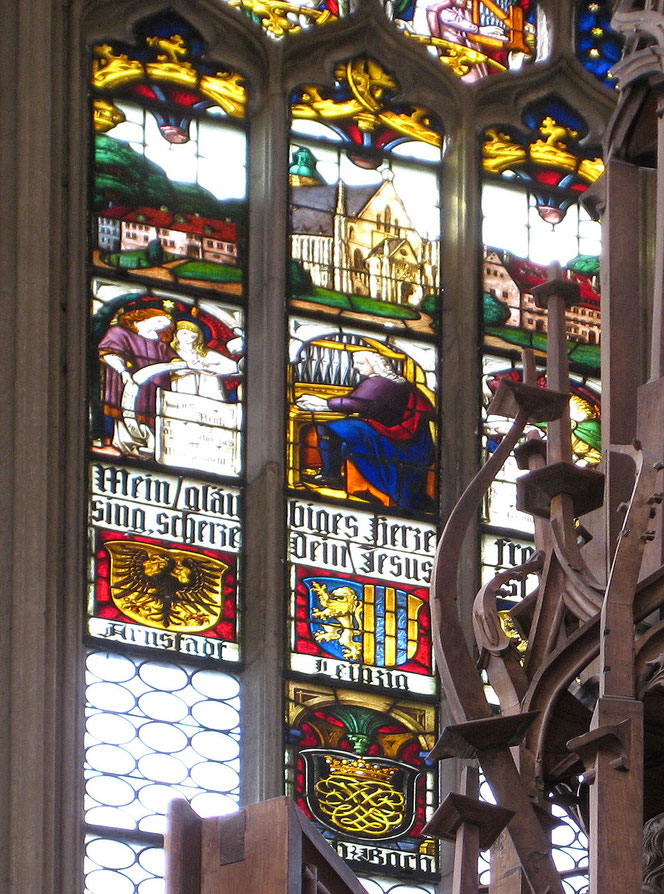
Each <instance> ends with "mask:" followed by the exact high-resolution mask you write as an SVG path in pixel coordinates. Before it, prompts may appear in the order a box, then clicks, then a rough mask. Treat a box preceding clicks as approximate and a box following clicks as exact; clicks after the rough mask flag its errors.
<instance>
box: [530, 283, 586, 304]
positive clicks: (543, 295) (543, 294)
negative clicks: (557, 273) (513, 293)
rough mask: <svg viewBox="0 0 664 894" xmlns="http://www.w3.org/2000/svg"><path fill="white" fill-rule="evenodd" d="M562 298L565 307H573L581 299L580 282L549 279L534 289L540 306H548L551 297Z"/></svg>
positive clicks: (534, 295)
mask: <svg viewBox="0 0 664 894" xmlns="http://www.w3.org/2000/svg"><path fill="white" fill-rule="evenodd" d="M554 297H556V298H562V299H563V301H564V302H565V307H572V305H574V304H578V303H579V301H580V300H581V289H580V287H579V284H578V283H576V282H573V281H572V280H571V279H559V278H556V279H549V280H547V281H546V282H543V283H542V284H541V285H539V286H535V288H534V289H533V298H534V299H535V304H536V305H537V306H538V307H548V306H549V300H550V299H551V298H554Z"/></svg>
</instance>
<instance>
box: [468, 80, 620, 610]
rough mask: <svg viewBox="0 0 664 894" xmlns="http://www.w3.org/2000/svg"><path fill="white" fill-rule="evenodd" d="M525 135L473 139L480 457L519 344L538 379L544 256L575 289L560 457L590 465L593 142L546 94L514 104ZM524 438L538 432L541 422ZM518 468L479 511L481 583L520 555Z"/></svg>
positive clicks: (494, 430) (512, 464) (594, 352)
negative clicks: (477, 167) (587, 196)
mask: <svg viewBox="0 0 664 894" xmlns="http://www.w3.org/2000/svg"><path fill="white" fill-rule="evenodd" d="M523 121H524V124H525V125H527V126H528V127H529V128H530V129H529V131H525V130H524V131H517V130H516V129H514V128H512V129H510V128H507V127H505V128H504V127H490V128H487V129H486V130H485V132H484V135H483V142H482V146H483V169H484V173H485V181H484V186H483V197H482V211H483V243H484V244H483V257H482V288H483V295H482V299H483V301H482V306H483V316H484V338H483V340H484V353H483V360H482V363H483V370H482V390H483V406H484V415H483V433H484V435H483V436H484V450H485V454H489V453H492V452H493V451H494V450H495V449H496V447H497V446H498V444H499V443H500V441H501V440H502V437H503V435H504V434H505V432H506V431H507V430H508V428H509V426H510V422H511V420H509V419H504V418H502V417H499V416H493V415H489V414H488V412H487V408H488V406H489V404H490V402H491V398H492V396H493V395H494V394H495V392H496V391H497V388H498V385H499V384H500V381H501V379H503V378H509V379H511V380H515V381H522V380H523V375H524V373H523V365H522V362H521V357H520V350H521V349H523V348H531V349H532V350H533V352H534V359H535V381H534V384H537V385H539V386H540V387H545V385H546V348H547V318H546V313H545V311H544V310H542V309H541V308H539V307H537V304H536V302H535V300H534V297H533V289H534V288H535V287H536V286H538V285H540V284H541V283H543V282H544V281H545V280H546V279H547V275H548V273H547V268H548V265H549V264H550V263H551V262H552V261H557V262H559V263H560V264H561V265H562V275H563V276H564V277H565V278H567V279H568V280H570V281H571V282H573V283H574V284H575V285H576V286H577V287H578V289H579V298H580V300H579V304H577V305H574V306H572V307H570V308H569V309H568V310H567V314H566V329H567V339H568V342H567V345H568V356H569V361H570V367H571V369H572V375H571V383H570V390H571V397H570V416H571V424H572V455H573V459H574V461H575V462H576V463H578V464H580V465H584V466H590V467H593V466H596V465H597V463H598V462H599V461H600V459H601V428H600V422H601V401H600V382H599V361H600V347H599V343H600V335H601V314H600V282H599V253H600V232H599V224H598V223H597V222H596V221H595V220H592V219H591V218H590V215H589V214H588V213H587V212H586V211H585V209H584V208H583V207H582V206H581V204H580V203H579V199H580V197H581V196H582V195H583V193H584V192H585V190H586V189H587V188H588V186H589V185H590V184H591V183H593V182H594V181H595V179H596V178H597V177H598V176H599V174H600V173H601V171H602V170H603V163H602V159H601V152H600V150H599V148H598V147H593V146H592V144H591V145H586V143H587V141H586V142H584V143H583V145H581V144H580V140H582V139H584V138H585V137H586V136H587V132H588V128H587V125H586V124H585V121H584V120H583V118H582V117H581V116H580V115H579V114H578V113H577V112H575V111H574V110H573V109H572V108H571V107H570V106H569V105H568V104H567V103H566V102H565V101H564V100H562V99H561V98H560V97H557V96H550V97H547V98H545V99H543V100H539V101H538V102H537V103H534V104H533V105H531V106H529V107H527V108H526V110H525V112H524V115H523ZM526 435H527V436H533V435H534V436H536V437H539V438H545V437H546V425H542V426H539V427H537V426H531V427H529V428H528V429H527V430H526ZM527 470H528V469H527V467H525V466H524V467H523V468H519V466H518V461H517V459H516V458H515V456H511V457H510V458H509V459H508V460H507V462H506V463H505V465H504V467H503V469H502V470H501V472H500V473H499V475H498V476H497V478H496V480H495V481H494V482H493V484H492V485H491V488H490V489H489V492H488V494H487V497H486V500H485V504H484V511H483V526H484V527H483V534H482V574H483V576H484V578H485V579H486V580H489V579H490V578H491V577H492V576H493V574H495V573H496V571H499V570H502V569H503V568H504V567H510V566H515V565H519V564H521V563H522V562H523V561H525V560H526V559H527V557H528V556H529V555H530V554H531V553H532V549H533V547H532V541H531V538H532V536H533V532H534V524H533V519H532V517H531V516H529V515H526V514H525V513H522V512H520V511H519V510H518V508H517V506H516V487H515V484H516V480H517V478H518V477H519V476H520V475H522V474H525V472H526V471H527ZM534 584H536V578H535V577H533V576H531V578H529V579H528V580H526V581H524V582H522V583H521V584H520V585H518V586H517V585H516V584H515V585H514V586H513V593H512V595H511V596H510V597H509V598H507V600H506V603H505V605H504V606H503V608H505V609H507V608H508V607H509V606H508V603H509V602H515V601H518V600H519V599H521V598H523V597H524V596H525V595H526V594H527V593H528V592H530V591H531V590H532V589H533V588H534Z"/></svg>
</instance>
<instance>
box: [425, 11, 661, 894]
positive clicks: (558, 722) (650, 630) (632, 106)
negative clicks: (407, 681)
mask: <svg viewBox="0 0 664 894" xmlns="http://www.w3.org/2000/svg"><path fill="white" fill-rule="evenodd" d="M614 26H615V27H617V28H619V29H620V30H622V31H623V32H624V33H625V35H626V51H625V56H624V59H623V61H622V62H621V63H619V64H618V65H617V66H616V67H615V69H614V71H615V74H616V76H617V77H618V79H619V86H620V91H621V92H620V98H619V103H618V106H617V111H616V114H615V116H614V118H613V121H612V123H611V125H610V128H609V131H608V134H607V138H606V145H605V157H606V160H607V169H606V173H605V175H604V177H603V178H602V180H601V181H600V182H599V184H598V185H597V188H596V189H595V193H594V196H593V201H594V206H595V209H596V210H597V212H598V213H599V214H601V216H602V225H603V234H604V246H605V255H604V257H603V270H602V339H603V342H602V383H603V401H602V404H603V416H602V419H603V421H602V438H603V444H602V446H603V461H602V465H601V471H593V470H590V469H586V468H579V467H578V466H575V465H574V464H573V463H572V454H571V448H570V418H569V412H568V410H567V397H566V395H567V393H568V391H569V377H568V361H567V349H566V344H565V306H566V305H569V304H573V303H574V302H575V294H574V286H573V284H572V283H571V282H569V281H568V280H566V279H564V278H563V277H562V274H561V271H560V269H559V268H558V269H552V270H550V276H549V282H547V283H546V284H545V285H544V286H542V287H541V288H540V289H539V290H538V294H537V296H536V300H537V302H538V303H539V304H540V306H546V307H547V310H548V317H549V327H548V331H549V341H548V354H547V371H548V372H547V389H546V390H542V389H537V388H534V387H533V386H534V382H535V377H534V367H533V360H532V357H529V356H527V355H526V356H524V369H525V375H524V384H515V383H503V384H502V385H501V390H500V391H499V392H498V394H497V395H496V398H495V401H494V405H493V408H492V411H493V412H496V413H498V414H501V415H505V416H511V417H512V418H513V420H514V421H513V424H512V427H511V429H510V431H509V433H508V434H507V435H506V436H505V438H504V439H503V441H502V443H501V444H500V446H499V447H498V449H497V450H496V452H495V453H494V454H493V455H492V457H491V458H490V459H489V460H488V462H487V463H486V465H485V466H484V467H483V468H482V469H481V470H480V471H479V472H478V474H477V475H476V477H475V478H474V480H473V481H472V482H471V484H470V485H469V487H468V488H467V490H466V491H465V493H464V494H463V496H462V497H461V499H460V500H459V502H458V504H457V506H456V508H455V509H454V511H453V512H452V514H451V516H450V518H449V521H448V523H447V526H446V528H445V531H444V533H443V536H442V539H441V542H440V545H439V550H438V555H437V562H436V569H435V577H434V581H433V584H432V610H433V614H434V635H435V637H436V642H435V646H436V655H437V660H438V666H439V668H440V670H441V675H442V679H443V687H444V689H445V692H446V694H447V697H448V703H449V707H450V711H451V714H452V717H453V723H452V725H450V726H449V727H448V728H447V729H446V730H445V731H444V732H443V735H442V737H441V738H440V740H439V742H438V744H437V745H436V747H435V749H434V751H433V753H432V754H433V756H434V757H436V758H439V759H441V760H442V759H446V758H452V757H457V758H466V759H468V758H475V759H477V761H478V762H479V765H480V766H481V768H482V770H483V772H484V774H485V776H486V778H487V780H488V782H489V784H490V786H491V789H492V790H493V793H494V795H495V798H496V800H497V802H498V804H499V805H500V807H502V808H504V809H505V810H507V811H511V814H510V815H511V819H509V820H508V822H507V826H506V831H505V832H504V833H503V834H502V836H501V838H500V839H499V841H498V846H496V847H494V849H493V852H492V859H491V882H490V885H489V892H490V894H522V892H529V891H533V892H535V894H553V892H555V894H563V891H564V886H563V881H562V878H561V876H560V874H559V873H558V871H557V870H556V867H555V865H554V863H553V860H552V858H551V852H550V829H551V826H552V825H553V824H555V821H554V820H553V818H552V817H551V814H550V810H551V805H552V803H554V802H556V801H558V803H560V804H561V805H562V806H564V807H565V809H566V810H570V809H572V810H574V811H575V812H576V813H577V815H578V817H579V820H580V822H581V824H582V825H584V826H585V827H586V830H587V832H588V836H589V841H590V859H589V876H590V882H589V890H590V892H591V894H642V892H650V894H653V892H657V894H661V892H663V891H664V887H662V885H664V868H663V864H664V853H663V852H662V839H663V838H664V836H662V834H661V829H662V827H663V826H664V823H663V819H664V816H660V814H664V777H663V774H662V765H663V764H664V748H663V746H664V673H663V672H662V671H663V669H664V621H662V620H661V618H662V617H663V615H662V608H663V607H664V564H663V563H664V525H663V523H662V500H663V498H664V493H663V491H664V479H663V476H662V469H663V468H664V463H662V459H663V458H664V2H663V0H645V3H644V2H633V3H632V2H625V0H623V2H621V3H619V4H617V9H616V14H615V17H614ZM646 330H647V331H646ZM648 336H649V337H648ZM542 420H546V421H547V422H548V425H547V438H546V441H543V440H541V439H540V437H539V436H538V435H536V434H535V435H533V434H531V435H529V437H528V438H527V439H526V440H524V438H523V433H524V430H525V428H526V425H527V424H528V422H529V421H531V422H532V421H542ZM515 448H516V450H515V452H516V455H517V460H518V462H519V464H520V466H521V468H523V469H527V470H528V474H526V475H524V476H523V477H522V478H521V479H520V480H519V482H518V490H517V505H518V507H519V508H520V509H521V510H522V511H525V512H528V513H530V514H532V515H533V516H534V518H535V529H536V533H535V541H536V547H537V550H538V552H537V554H536V555H535V556H534V557H533V558H531V559H530V561H529V562H528V564H527V565H523V566H521V567H519V568H515V569H511V570H509V571H506V572H502V573H501V574H499V575H498V576H497V577H496V578H494V580H493V581H491V582H490V583H488V584H486V585H485V586H484V587H483V588H482V589H481V590H480V592H479V593H478V595H477V598H476V600H475V605H474V611H473V627H474V632H475V637H476V641H477V645H478V648H479V652H480V658H479V665H478V663H477V662H476V661H475V658H474V657H473V654H472V653H471V649H470V648H469V647H468V645H467V643H466V640H465V638H464V631H463V625H462V623H461V622H460V619H459V617H458V612H457V592H456V576H457V567H458V565H459V561H460V555H461V546H462V542H463V539H464V536H465V534H466V532H467V530H468V528H469V527H470V526H471V525H473V524H475V519H476V514H477V510H478V507H479V505H480V501H481V500H482V497H483V495H484V493H485V492H486V490H487V488H488V487H489V485H490V484H491V482H492V480H493V478H494V477H495V476H496V474H497V472H498V471H499V470H500V468H501V466H502V464H503V463H504V461H505V459H506V458H507V457H508V456H509V454H510V452H511V451H512V450H514V449H515ZM580 518H583V523H584V527H583V528H581V527H580V526H579V519H580ZM585 544H587V545H585ZM532 573H537V574H538V576H539V585H538V586H537V588H536V589H535V591H534V592H533V593H531V594H530V595H529V596H528V597H527V598H526V599H525V600H523V602H521V603H520V604H519V605H518V606H517V607H516V608H515V609H513V611H512V618H511V624H512V629H514V628H516V630H517V631H518V633H519V634H520V636H521V638H522V642H523V643H525V644H527V645H525V647H524V651H522V652H521V653H519V652H517V649H516V645H515V641H514V639H513V638H511V637H509V636H507V634H506V631H505V629H504V627H503V625H502V624H501V618H500V616H499V614H498V610H497V605H496V598H497V597H498V596H500V594H501V588H502V587H503V586H504V585H505V584H506V583H507V582H508V580H511V579H520V580H523V579H525V577H526V575H528V574H532ZM480 670H484V671H485V672H486V675H487V676H488V680H489V682H490V684H491V686H492V687H493V690H494V691H495V693H496V694H497V696H498V698H499V701H500V707H499V710H498V712H496V710H495V708H494V706H492V705H491V704H489V702H488V701H487V699H486V697H485V692H484V686H483V680H482V678H481V676H480ZM552 820H553V821H552ZM644 822H645V823H646V824H647V835H646V841H647V842H648V843H647V846H646V857H647V859H646V870H645V874H644V870H643V868H642V852H643V829H644ZM448 825H449V805H447V806H446V805H443V807H441V808H440V809H439V811H438V812H437V814H436V815H435V816H434V818H433V820H432V821H431V823H430V824H429V827H428V831H429V832H430V833H431V834H439V835H443V836H445V835H446V834H447V833H446V827H447V826H448ZM658 832H659V838H658ZM477 840H478V836H477V835H476V836H475V838H474V839H473V842H472V846H473V847H474V848H476V847H477ZM658 842H659V843H658ZM658 849H659V850H658ZM466 851H468V845H466ZM472 859H473V858H472V857H471V856H469V855H468V854H467V853H466V858H465V862H461V861H458V862H457V864H456V868H455V874H454V887H453V891H454V894H470V892H471V891H472V892H475V891H477V881H476V878H475V877H473V878H471V877H470V876H469V874H468V871H467V869H464V868H463V867H464V866H467V865H470V864H471V863H472ZM658 867H659V870H658Z"/></svg>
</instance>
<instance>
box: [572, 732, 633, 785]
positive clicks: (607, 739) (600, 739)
mask: <svg viewBox="0 0 664 894" xmlns="http://www.w3.org/2000/svg"><path fill="white" fill-rule="evenodd" d="M631 727H632V723H631V720H629V719H627V720H623V721H621V722H620V723H614V724H605V725H604V726H599V727H597V729H591V730H590V731H589V732H587V733H584V734H583V735H582V736H576V737H575V738H574V739H570V740H569V742H568V743H567V747H568V748H569V749H570V751H575V752H576V753H577V754H578V755H579V757H580V758H581V760H582V761H583V764H584V766H585V768H586V772H585V773H584V774H583V781H584V782H586V783H588V784H589V785H592V783H593V782H594V781H595V777H596V775H597V771H596V768H595V764H596V761H597V756H598V754H599V753H600V752H604V753H605V754H608V755H610V756H611V757H612V760H611V761H609V766H610V767H611V768H612V769H613V770H620V771H622V772H624V773H626V772H627V771H628V770H629V768H630V736H631Z"/></svg>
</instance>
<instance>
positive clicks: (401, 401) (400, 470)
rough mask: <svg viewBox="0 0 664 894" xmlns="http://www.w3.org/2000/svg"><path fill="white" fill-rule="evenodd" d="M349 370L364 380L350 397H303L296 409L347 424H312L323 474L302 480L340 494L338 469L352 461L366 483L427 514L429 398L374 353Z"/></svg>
mask: <svg viewBox="0 0 664 894" xmlns="http://www.w3.org/2000/svg"><path fill="white" fill-rule="evenodd" d="M353 367H354V368H355V370H356V371H357V372H358V373H359V374H360V375H361V376H363V377H364V378H363V380H362V381H361V382H360V384H359V385H358V386H357V387H356V388H354V389H353V390H352V391H351V392H350V393H348V394H345V395H343V396H341V397H331V398H328V399H327V400H326V399H324V398H321V397H319V396H317V395H315V394H301V395H300V397H299V399H298V401H297V406H298V407H299V408H300V409H302V410H309V411H311V412H313V413H314V414H315V413H316V412H317V411H318V412H323V411H329V410H332V411H335V412H339V413H344V414H346V415H347V416H348V418H346V419H339V420H335V421H329V422H328V421H326V422H324V423H323V422H321V423H318V424H317V425H316V431H317V434H318V449H319V452H320V456H321V471H320V473H319V474H316V475H303V476H302V480H303V481H309V482H310V483H312V484H314V485H316V486H319V487H330V488H333V489H343V488H344V486H345V483H344V478H343V477H342V467H343V464H344V463H345V461H346V460H351V461H352V463H353V465H354V466H355V467H356V468H357V469H358V471H359V472H360V474H361V475H362V476H363V477H364V478H365V479H366V481H367V482H369V484H371V485H372V486H373V487H375V488H376V489H377V490H379V491H381V492H382V493H384V494H386V495H387V496H388V497H389V498H390V499H391V500H392V501H393V502H394V503H395V504H397V505H399V506H401V507H403V508H404V509H417V510H427V509H430V508H431V498H430V497H429V496H428V494H427V475H428V471H429V466H430V465H431V463H432V461H433V459H434V444H433V438H432V437H431V430H430V425H429V422H430V420H432V419H433V418H434V409H433V406H432V405H431V402H430V401H429V399H428V398H427V397H426V396H425V395H424V394H423V393H422V392H421V391H420V390H419V389H418V388H417V387H416V386H415V385H414V384H413V383H412V382H409V381H407V379H405V378H404V377H403V376H400V375H398V374H397V373H396V372H395V371H394V369H393V368H392V366H391V365H390V362H389V360H387V359H386V358H385V357H383V356H382V355H381V354H378V353H377V352H375V351H357V352H355V353H354V355H353Z"/></svg>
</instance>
